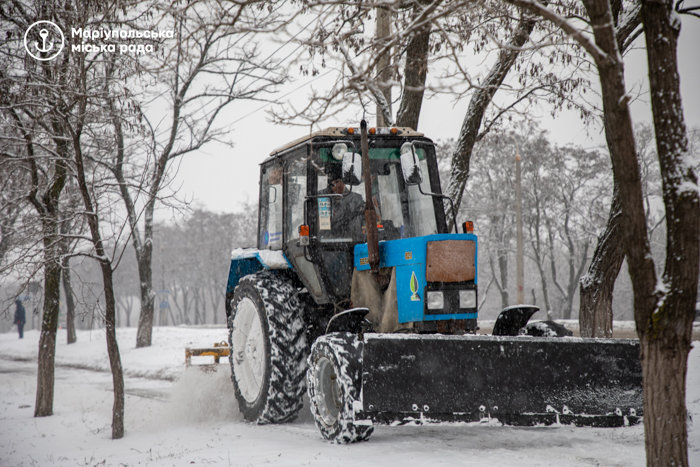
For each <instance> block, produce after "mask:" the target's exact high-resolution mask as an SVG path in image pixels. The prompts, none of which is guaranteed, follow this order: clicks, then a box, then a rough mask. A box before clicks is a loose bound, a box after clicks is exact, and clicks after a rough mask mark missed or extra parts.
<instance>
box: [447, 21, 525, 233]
mask: <svg viewBox="0 0 700 467" xmlns="http://www.w3.org/2000/svg"><path fill="white" fill-rule="evenodd" d="M535 22H536V21H535V19H534V18H532V17H531V16H529V15H528V16H527V17H526V15H524V14H523V15H522V16H521V17H520V21H519V22H518V26H517V28H516V29H515V33H514V35H513V37H512V38H511V40H510V42H509V43H508V47H504V48H502V49H501V51H500V52H499V54H498V60H497V61H496V64H495V65H494V66H493V68H491V71H490V72H489V74H488V75H487V76H486V78H485V80H484V82H483V83H482V85H481V87H480V88H478V89H476V90H475V91H474V94H473V95H472V98H471V100H470V101H469V107H468V108H467V114H466V115H465V117H464V122H463V123H462V128H461V130H460V132H459V138H458V139H457V147H456V149H455V152H454V154H453V155H452V167H451V169H450V183H449V186H448V188H447V194H448V196H450V198H452V200H453V201H454V208H455V212H457V211H459V206H460V204H461V203H462V194H463V193H464V187H465V186H466V185H467V178H469V164H470V161H471V156H472V150H473V149H474V144H476V141H477V137H478V136H479V128H481V122H482V120H483V118H484V114H485V113H486V108H487V107H488V105H489V104H490V103H491V100H492V99H493V96H494V94H496V91H498V88H499V87H500V86H501V84H503V80H504V79H505V77H506V75H507V74H508V71H510V68H511V67H512V66H513V64H514V63H515V60H516V59H517V58H518V55H520V51H521V50H522V49H521V48H522V46H523V45H524V44H525V42H527V41H528V39H529V38H530V33H532V30H533V28H534V27H535ZM448 224H450V222H448ZM450 227H451V226H450Z"/></svg>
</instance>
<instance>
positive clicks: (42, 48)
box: [24, 20, 66, 62]
mask: <svg viewBox="0 0 700 467" xmlns="http://www.w3.org/2000/svg"><path fill="white" fill-rule="evenodd" d="M37 31H38V32H37ZM30 33H31V34H30ZM37 34H38V36H39V37H40V38H41V39H40V40H33V39H34V38H36V37H37ZM65 45H66V38H65V36H64V35H63V31H62V30H61V28H59V27H58V25H56V23H54V22H52V21H47V20H41V21H36V22H35V23H32V24H31V25H29V27H28V28H27V30H26V31H25V32H24V48H25V50H26V51H27V54H29V56H31V57H32V58H33V59H35V60H39V61H42V62H43V61H47V60H53V59H55V58H56V57H57V56H58V54H60V53H61V51H62V50H63V48H64V47H65Z"/></svg>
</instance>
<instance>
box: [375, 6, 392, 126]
mask: <svg viewBox="0 0 700 467" xmlns="http://www.w3.org/2000/svg"><path fill="white" fill-rule="evenodd" d="M390 39H391V10H390V9H388V8H383V7H377V30H376V40H377V50H378V51H381V50H382V49H384V47H385V46H386V42H388V41H389V40H390ZM380 53H381V52H380ZM391 56H392V54H391V51H389V50H386V51H384V53H381V55H380V56H379V59H378V60H377V79H378V80H379V86H378V87H379V90H380V91H381V92H382V94H383V95H384V100H385V101H386V103H387V105H388V106H389V108H388V109H386V110H388V112H389V115H391V114H392V111H391V74H392V73H391ZM388 124H389V122H387V121H385V119H384V109H382V106H381V105H380V104H377V126H378V127H382V126H388Z"/></svg>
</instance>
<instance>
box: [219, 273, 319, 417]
mask: <svg viewBox="0 0 700 467" xmlns="http://www.w3.org/2000/svg"><path fill="white" fill-rule="evenodd" d="M231 310H232V311H231V316H230V317H229V323H228V326H229V344H230V346H231V356H230V357H229V360H230V362H231V379H232V380H233V388H234V393H235V395H236V399H237V401H238V407H239V410H240V411H241V413H242V414H243V417H244V418H245V419H246V420H248V421H251V422H256V423H260V424H264V423H283V422H287V421H290V420H293V419H294V418H296V416H297V414H298V412H299V410H300V409H301V407H302V405H303V394H304V391H305V389H306V388H305V381H304V375H305V373H306V357H307V355H308V346H307V343H306V332H305V325H304V320H303V317H302V310H301V304H300V301H299V299H298V297H297V291H296V288H295V287H294V286H293V285H292V283H291V281H289V280H288V279H286V278H285V277H284V276H281V275H279V274H275V273H273V272H270V271H262V272H259V273H257V274H251V275H249V276H245V277H244V278H243V279H241V281H240V282H239V284H238V286H237V287H236V289H235V291H234V295H233V300H232V302H231Z"/></svg>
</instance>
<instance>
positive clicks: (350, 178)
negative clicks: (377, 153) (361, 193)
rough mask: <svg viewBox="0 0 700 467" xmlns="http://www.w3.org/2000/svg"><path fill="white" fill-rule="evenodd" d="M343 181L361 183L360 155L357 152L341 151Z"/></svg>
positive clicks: (351, 183)
mask: <svg viewBox="0 0 700 467" xmlns="http://www.w3.org/2000/svg"><path fill="white" fill-rule="evenodd" d="M343 183H345V184H347V185H359V184H360V183H362V156H360V155H359V154H357V153H354V152H345V153H343Z"/></svg>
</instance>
